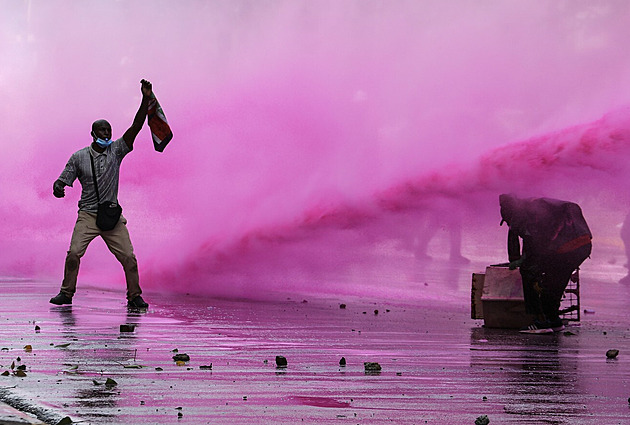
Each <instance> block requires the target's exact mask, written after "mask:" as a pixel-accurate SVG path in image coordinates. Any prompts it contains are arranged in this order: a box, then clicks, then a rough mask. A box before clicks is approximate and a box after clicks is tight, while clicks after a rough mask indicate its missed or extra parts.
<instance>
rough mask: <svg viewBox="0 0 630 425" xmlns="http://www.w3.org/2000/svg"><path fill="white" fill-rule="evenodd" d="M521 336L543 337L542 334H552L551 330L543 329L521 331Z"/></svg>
mask: <svg viewBox="0 0 630 425" xmlns="http://www.w3.org/2000/svg"><path fill="white" fill-rule="evenodd" d="M519 332H520V333H522V334H536V335H543V334H552V333H553V329H551V328H543V329H522V330H520V331H519Z"/></svg>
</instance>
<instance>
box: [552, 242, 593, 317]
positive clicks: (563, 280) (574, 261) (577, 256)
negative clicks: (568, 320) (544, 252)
mask: <svg viewBox="0 0 630 425" xmlns="http://www.w3.org/2000/svg"><path fill="white" fill-rule="evenodd" d="M590 253H591V245H590V244H589V245H587V246H584V247H580V248H578V249H576V250H574V251H571V252H567V253H565V254H561V255H558V256H554V257H552V258H549V264H548V266H547V267H546V271H545V276H544V278H543V282H542V285H541V286H542V293H541V296H540V298H541V304H542V308H543V312H544V313H545V316H546V317H547V319H548V320H549V321H551V322H553V323H559V322H560V321H561V320H560V315H559V310H560V305H561V303H562V297H563V296H564V291H565V289H566V287H567V285H568V284H569V280H570V279H571V276H572V275H573V272H574V271H575V269H577V268H578V267H579V266H580V265H581V264H582V263H583V262H584V260H586V259H587V258H588V256H589V255H590Z"/></svg>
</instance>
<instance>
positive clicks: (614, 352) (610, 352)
mask: <svg viewBox="0 0 630 425" xmlns="http://www.w3.org/2000/svg"><path fill="white" fill-rule="evenodd" d="M618 355H619V350H615V349H612V350H608V351H606V357H607V358H609V359H614V358H616V357H617V356H618Z"/></svg>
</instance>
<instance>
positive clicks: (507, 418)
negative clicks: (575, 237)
mask: <svg viewBox="0 0 630 425" xmlns="http://www.w3.org/2000/svg"><path fill="white" fill-rule="evenodd" d="M586 280H587V281H588V279H586ZM610 285H613V286H608V287H607V288H606V289H605V290H604V289H602V288H603V285H602V284H601V282H600V283H596V282H592V281H591V283H590V284H589V283H584V284H583V305H584V304H586V305H585V307H587V308H590V309H593V310H594V311H595V312H596V313H595V314H589V315H583V316H582V322H581V324H580V326H577V327H570V328H567V331H568V332H560V333H557V334H554V335H521V334H519V333H517V332H515V331H512V330H497V329H486V328H483V327H482V324H483V323H482V321H476V320H471V319H469V317H470V311H469V304H468V300H469V298H468V299H467V298H466V297H467V296H468V294H466V288H465V287H464V286H462V287H460V288H449V289H447V291H450V292H452V293H453V302H452V303H436V302H435V301H431V302H430V301H427V302H425V303H418V304H417V305H414V306H404V305H400V304H392V303H389V304H388V303H376V304H375V303H373V302H367V301H365V300H356V299H349V298H346V299H343V300H325V299H315V298H308V299H306V300H303V299H301V298H300V299H282V300H278V301H277V302H244V301H243V302H241V301H226V300H216V299H209V298H202V297H198V296H193V295H189V296H186V295H176V296H173V295H164V294H151V293H148V294H147V297H146V299H147V300H148V301H149V302H150V303H151V307H150V309H149V311H148V312H146V313H138V312H128V311H127V309H126V307H125V304H124V300H123V299H122V297H121V293H119V292H115V291H103V290H98V289H94V288H92V289H90V288H85V287H82V288H81V289H80V292H79V293H78V295H77V296H76V297H75V304H74V305H73V306H71V307H54V306H50V305H49V304H48V298H49V297H50V296H51V295H54V294H53V293H54V292H55V289H56V284H55V283H50V282H40V281H30V280H15V279H9V278H5V279H2V280H0V291H1V293H2V303H1V304H0V320H1V322H2V326H1V327H0V348H2V351H0V365H2V367H1V371H2V372H4V371H9V372H10V374H9V376H0V396H2V398H3V399H4V401H6V402H9V403H10V404H12V405H16V406H18V407H19V408H20V409H22V410H26V411H31V412H33V413H36V414H37V415H38V416H39V418H40V419H41V420H43V421H46V422H47V423H55V422H56V421H58V420H59V419H61V418H63V417H64V416H65V415H68V416H70V417H71V418H72V419H74V420H75V421H79V420H83V421H86V422H83V423H90V424H132V425H133V424H138V425H140V424H225V423H230V424H297V423H313V424H323V423H335V424H341V423H347V424H382V423H383V424H384V423H395V424H424V423H428V424H474V423H475V419H476V418H477V417H479V416H480V415H488V418H489V419H490V423H491V424H630V405H629V402H628V398H629V397H630V341H629V339H628V336H629V335H630V331H629V328H630V319H627V318H626V315H625V314H624V312H623V311H624V309H626V307H627V305H628V303H629V302H630V301H628V300H629V298H628V292H629V288H628V287H627V286H623V285H622V284H619V283H616V282H615V283H610ZM16 288H17V289H19V290H18V291H16V290H15V289H16ZM51 288H53V289H52V290H51ZM610 289H614V291H611V290H610ZM585 299H586V300H588V301H585ZM303 301H307V302H303ZM341 302H344V303H346V304H347V307H346V308H345V309H341V308H340V303H341ZM374 310H378V314H375V312H374ZM387 310H389V311H387ZM121 324H132V325H135V329H134V331H133V332H121V331H120V325H121ZM36 327H37V328H36ZM27 346H30V347H32V350H31V349H29V348H28V347H27ZM25 347H27V348H25ZM611 348H615V349H618V350H619V352H620V354H619V356H618V357H617V358H616V359H613V360H610V359H607V358H606V354H605V353H606V351H607V350H608V349H611ZM174 350H177V351H174ZM184 353H185V354H188V355H189V357H190V360H189V361H187V362H184V363H180V364H177V363H176V362H175V361H174V360H173V356H174V355H175V354H184ZM278 355H280V356H284V357H285V358H286V359H287V362H288V366H287V367H286V368H277V367H276V364H275V358H276V356H278ZM341 357H345V359H346V361H347V364H346V366H345V367H341V366H340V365H339V361H340V359H341ZM18 358H19V360H18ZM364 362H378V363H379V364H380V365H381V367H382V371H381V372H380V373H377V374H370V373H366V372H365V368H364ZM12 363H13V366H14V367H13V369H11V364H12ZM20 365H24V366H25V373H26V376H25V377H18V376H15V372H16V370H17V367H18V366H20ZM210 365H211V366H212V368H211V369H210V368H209V366H210ZM202 366H205V368H202ZM108 378H109V379H112V380H114V381H115V382H116V385H106V381H107V379H108ZM110 382H111V381H110Z"/></svg>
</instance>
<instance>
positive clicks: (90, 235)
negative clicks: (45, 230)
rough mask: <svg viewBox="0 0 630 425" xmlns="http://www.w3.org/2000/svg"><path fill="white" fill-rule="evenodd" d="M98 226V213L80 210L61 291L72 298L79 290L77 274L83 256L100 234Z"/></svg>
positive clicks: (67, 256) (71, 240)
mask: <svg viewBox="0 0 630 425" xmlns="http://www.w3.org/2000/svg"><path fill="white" fill-rule="evenodd" d="M99 232H100V231H99V229H98V227H96V214H91V213H88V212H85V211H79V215H78V217H77V222H76V223H75V225H74V230H73V231H72V238H71V239H70V249H69V250H68V253H67V255H66V262H65V266H64V271H63V282H62V283H61V290H60V292H61V293H62V294H64V295H66V296H67V297H70V298H72V297H73V296H74V293H75V292H76V290H77V276H78V275H79V265H80V264H81V257H83V255H84V254H85V251H86V250H87V247H88V245H89V244H90V242H91V241H92V240H93V239H94V238H95V237H96V236H98V234H99Z"/></svg>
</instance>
